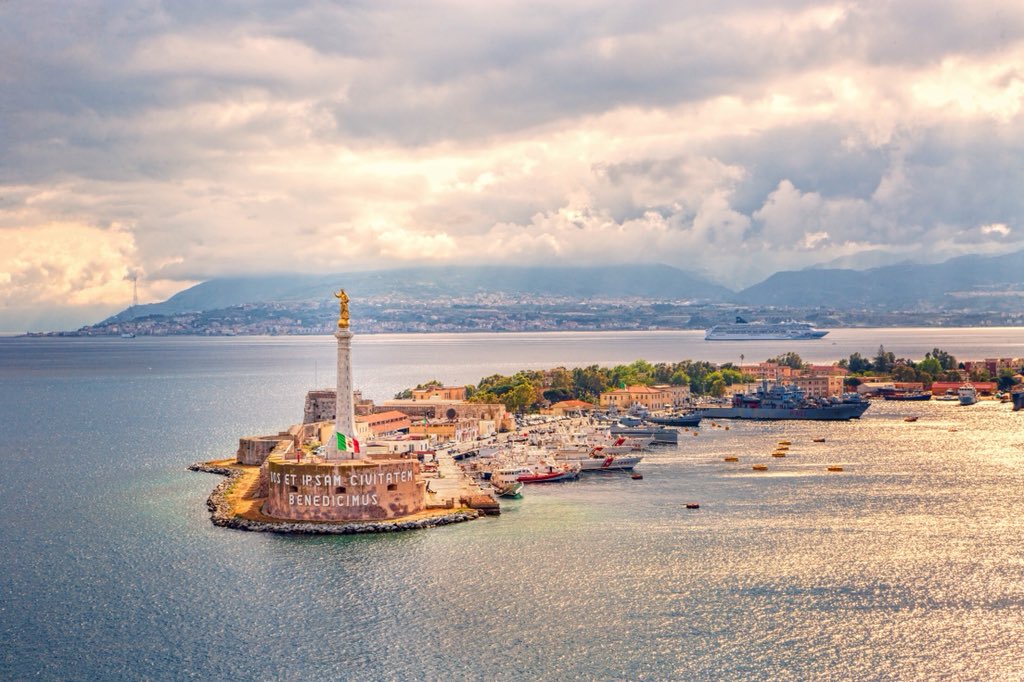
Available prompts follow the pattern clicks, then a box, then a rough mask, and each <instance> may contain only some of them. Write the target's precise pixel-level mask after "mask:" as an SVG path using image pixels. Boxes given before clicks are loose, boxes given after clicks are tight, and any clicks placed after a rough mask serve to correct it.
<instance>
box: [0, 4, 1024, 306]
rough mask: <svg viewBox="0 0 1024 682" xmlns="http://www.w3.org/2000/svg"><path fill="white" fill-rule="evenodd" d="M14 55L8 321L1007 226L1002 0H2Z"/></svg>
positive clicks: (926, 243)
mask: <svg viewBox="0 0 1024 682" xmlns="http://www.w3.org/2000/svg"><path fill="white" fill-rule="evenodd" d="M922 25H927V26H928V29H929V30H928V31H926V32H922V31H921V30H920V27H921V26H922ZM0 59H3V60H4V63H5V64H6V65H7V68H5V69H4V70H3V73H0V102H3V104H2V105H0V107H2V113H3V115H4V119H5V125H6V127H7V129H8V130H9V132H10V134H8V135H5V136H3V138H0V158H2V159H3V160H4V161H3V163H0V240H5V241H4V244H5V245H10V246H11V248H18V249H23V250H28V251H29V252H31V253H33V254H34V255H33V256H32V257H31V258H25V259H23V261H17V262H15V261H14V260H13V257H10V256H7V257H6V258H7V260H4V261H3V263H4V267H3V268H0V271H2V273H3V275H2V277H3V280H2V281H3V283H4V289H5V291H6V292H8V293H6V295H4V296H0V306H3V307H0V315H7V316H9V317H10V316H13V315H14V313H13V310H14V308H13V307H12V306H14V305H15V304H14V303H13V300H14V298H16V297H15V296H14V294H11V293H9V292H11V291H14V290H15V287H18V288H17V291H18V292H19V293H18V294H17V298H26V299H27V300H32V301H35V302H37V303H38V305H45V304H47V303H49V304H54V305H56V304H57V303H58V302H68V301H73V302H75V305H79V306H89V305H107V306H114V305H115V304H116V303H115V302H116V301H117V300H121V301H124V300H126V298H127V296H126V293H125V292H126V286H127V285H126V284H125V281H124V280H123V273H124V272H125V271H126V270H129V269H138V270H141V271H143V272H145V273H146V279H145V280H144V282H145V288H144V294H143V296H144V298H146V300H151V299H152V298H156V297H160V296H163V295H165V292H167V291H170V290H171V288H172V287H173V286H175V284H174V282H175V281H177V282H178V285H179V286H184V285H185V284H186V283H189V282H191V281H193V280H194V279H196V278H200V277H209V276H215V275H217V274H222V273H223V274H227V273H238V272H245V271H252V270H256V271H259V270H282V269H296V268H300V267H301V269H309V268H316V269H325V268H331V267H336V263H337V257H336V256H337V253H338V249H340V248H343V249H344V252H345V253H347V254H350V255H351V257H352V259H353V260H354V261H355V262H358V263H360V265H361V266H362V267H386V266H388V265H398V264H403V263H407V262H410V261H415V262H439V263H441V262H460V261H461V262H465V261H475V260H479V259H485V260H488V261H494V262H499V261H500V262H504V261H522V260H524V259H536V260H545V261H548V262H593V263H601V262H609V261H610V260H614V261H625V260H636V261H647V260H651V259H652V254H657V260H660V261H667V262H670V263H673V264H676V265H679V266H682V267H687V268H692V269H706V270H708V271H710V272H712V273H714V274H715V275H716V276H717V277H719V279H721V280H722V281H725V282H727V283H729V284H730V285H733V286H740V285H744V284H750V283H752V282H753V281H754V280H755V279H757V278H759V277H762V276H764V275H767V274H770V272H771V271H773V270H774V269H777V268H792V267H805V266H808V265H812V264H814V263H818V262H826V261H829V260H835V259H844V258H855V257H856V256H857V254H865V255H866V256H869V255H870V254H872V253H875V252H880V251H885V252H889V253H899V254H903V253H905V254H907V256H908V257H913V258H920V259H924V260H929V259H935V258H939V257H942V256H944V255H957V254H960V253H969V252H976V253H992V252H999V250H1004V251H1005V250H1007V249H1010V248H1016V247H1018V246H1019V245H1020V244H1021V240H1020V239H1018V238H1017V235H1018V234H1020V230H1019V229H1018V228H1019V225H1020V224H1021V223H1022V222H1024V199H1022V198H1021V195H1020V192H1019V191H1018V188H1019V187H1020V186H1022V185H1024V161H1021V159H1024V125H1021V123H1022V120H1024V119H1022V117H1024V112H1022V111H1021V103H1022V101H1024V76H1022V74H1024V72H1022V70H1021V68H1020V66H1019V65H1020V64H1022V63H1024V9H1022V8H1021V7H1020V6H1019V4H1018V3H1013V2H991V3H982V4H977V3H976V4H974V5H965V4H963V3H954V2H938V3H936V2H927V3H926V2H915V1H912V0H908V2H902V3H890V4H868V5H865V4H862V3H854V2H833V3H810V2H786V1H779V2H769V3H763V2H758V3H753V2H744V1H736V2H727V3H720V4H718V5H715V6H710V5H709V6H702V5H695V6H694V5H688V4H680V3H669V2H647V3H643V4H642V6H640V7H636V6H630V7H629V8H626V7H624V6H621V5H620V4H616V3H611V2H606V3H598V4H593V3H560V4H558V5H555V6H551V7H547V8H538V7H535V6H534V7H526V6H522V5H520V4H518V3H498V4H489V5H488V6H487V7H486V8H483V7H480V6H477V5H474V4H472V3H463V4H459V3H455V4H448V3H442V4H426V5H425V4H416V3H413V4H408V5H399V6H377V5H364V6H359V7H350V6H344V5H342V6H327V5H323V4H317V3H309V4H298V5H295V6H281V5H279V4H276V3H263V2H258V1H254V2H252V3H247V4H246V5H245V6H244V8H243V7H242V6H231V7H228V6H220V5H216V6H214V5H211V6H194V7H192V6H182V5H174V4H172V5H157V4H152V3H146V2H141V1H140V2H134V3H128V4H127V5H125V6H119V8H118V10H117V11H112V10H110V9H109V8H108V7H106V6H105V5H104V4H103V3H98V2H91V1H88V0H82V2H77V3H49V4H47V3H42V4H36V3H33V4H31V5H27V4H15V3H8V4H6V5H3V6H2V7H0ZM110 226H116V227H110ZM979 226H980V227H979ZM43 235H48V236H47V237H46V239H45V240H43V237H42V236H43ZM41 240H42V241H46V240H48V241H49V242H60V243H64V244H74V245H75V246H74V248H70V249H68V250H66V251H62V250H61V249H60V248H53V249H50V251H49V252H48V254H47V255H46V258H45V259H44V258H42V257H41V256H39V255H38V253H37V252H38V249H39V245H40V244H41V243H42V241H41ZM15 242H17V243H16V244H15ZM5 253H6V251H5ZM33 273H34V274H33ZM40 273H45V277H44V276H43V275H41V274H40ZM118 273H121V274H120V275H119V274H118ZM81 309H82V310H84V309H85V308H81Z"/></svg>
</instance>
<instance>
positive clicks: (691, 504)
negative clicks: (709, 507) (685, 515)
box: [686, 502, 700, 509]
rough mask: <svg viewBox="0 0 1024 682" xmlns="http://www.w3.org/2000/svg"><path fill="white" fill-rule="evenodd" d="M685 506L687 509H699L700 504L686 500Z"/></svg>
mask: <svg viewBox="0 0 1024 682" xmlns="http://www.w3.org/2000/svg"><path fill="white" fill-rule="evenodd" d="M686 508H687V509H700V505H699V504H697V503H696V502H687V503H686Z"/></svg>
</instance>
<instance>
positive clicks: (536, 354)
mask: <svg viewBox="0 0 1024 682" xmlns="http://www.w3.org/2000/svg"><path fill="white" fill-rule="evenodd" d="M841 331H842V330H837V331H833V332H832V333H831V334H830V337H831V336H832V335H833V334H834V335H841ZM842 334H850V335H851V336H848V337H846V340H843V339H840V345H839V346H837V347H832V346H830V345H827V346H823V347H822V348H821V349H820V351H821V352H822V353H823V354H824V353H832V354H833V357H835V356H836V355H840V354H841V353H842V352H843V351H845V352H846V353H849V352H852V351H853V350H856V349H858V348H860V349H863V348H865V347H867V348H871V347H873V346H877V345H878V343H879V339H881V340H882V341H883V342H884V343H885V344H886V347H887V348H888V347H890V346H891V347H893V348H899V347H901V346H902V347H903V348H904V349H905V350H903V351H900V353H901V354H907V355H909V356H911V357H920V356H921V355H922V354H923V353H924V351H926V350H929V349H931V348H932V347H933V346H934V345H936V344H938V345H941V346H942V347H944V348H947V349H950V350H952V351H954V352H955V353H956V354H957V355H958V356H962V357H966V358H970V357H976V358H977V357H986V356H997V355H1020V353H1019V352H1014V348H1013V347H1002V348H1000V347H999V346H996V345H993V344H992V343H991V342H990V341H989V340H988V339H990V338H991V336H990V335H991V331H990V330H987V329H979V330H971V331H963V330H960V331H956V330H934V331H932V332H931V333H930V334H929V335H927V336H924V335H922V337H921V338H920V339H919V340H917V341H914V339H915V338H917V337H909V336H908V335H907V332H906V331H901V330H884V329H882V330H867V331H857V332H856V334H857V335H853V334H854V332H851V331H842ZM687 338H688V337H687V336H686V335H685V334H633V335H622V336H610V335H595V334H584V333H579V334H566V335H564V336H557V337H545V339H546V340H545V343H543V344H539V343H538V342H537V341H538V339H537V336H535V335H520V336H516V335H512V336H503V337H499V338H494V337H488V336H470V337H467V336H442V337H439V338H438V339H436V340H434V339H423V338H422V337H418V336H417V337H400V336H399V337H387V338H384V337H373V338H369V337H357V338H356V340H355V343H354V348H353V358H354V363H353V365H354V379H355V383H356V384H357V385H358V386H360V387H362V388H363V389H364V393H366V394H368V395H373V396H385V397H387V396H393V395H395V394H396V393H397V392H399V391H400V390H401V389H403V388H404V387H407V386H409V385H410V384H414V382H416V381H422V380H424V379H428V378H432V377H434V376H438V375H440V376H441V377H443V378H449V379H450V380H451V382H452V383H460V384H463V383H468V382H470V381H476V380H477V379H478V378H479V377H483V376H488V375H490V374H493V373H494V372H495V371H498V372H504V373H511V372H514V371H516V369H517V368H520V367H523V366H547V367H555V366H559V365H565V364H568V363H574V362H584V363H587V362H591V361H593V362H604V363H609V362H611V363H616V362H630V361H632V360H633V359H635V358H637V357H648V358H651V359H652V360H661V359H663V358H674V357H678V356H679V355H680V354H682V355H683V356H684V357H685V356H686V354H693V353H696V352H699V351H700V349H701V348H704V346H703V344H704V341H703V340H702V339H700V340H698V341H697V342H695V343H697V344H698V345H687V343H688V341H687ZM828 338H829V337H826V340H827V339H828ZM542 340H543V339H542ZM612 341H614V343H612ZM136 342H138V343H136ZM719 343H725V344H728V343H730V342H716V343H715V344H709V346H708V348H709V349H718V348H720V346H719V345H717V344H719ZM737 343H739V342H737ZM7 344H8V345H9V346H17V347H18V348H19V351H18V354H17V358H19V359H18V361H17V362H13V361H10V362H8V363H6V364H4V366H5V367H6V368H7V369H6V370H5V381H7V382H9V384H8V385H10V386H11V387H12V390H11V391H10V392H9V393H7V394H6V395H7V399H6V401H5V402H4V413H5V414H6V415H7V416H8V420H6V421H5V422H4V425H5V426H6V428H7V432H6V433H7V436H8V440H9V442H10V443H12V448H13V451H12V454H13V456H12V458H11V460H10V462H9V470H8V477H7V479H6V480H8V481H9V484H10V486H11V487H12V488H14V489H18V490H45V491H48V492H47V494H46V495H24V494H18V495H14V494H12V495H10V496H8V497H7V498H6V501H7V506H6V507H5V514H4V518H5V519H7V520H8V526H7V532H8V537H10V538H12V542H15V543H16V544H17V546H18V547H19V548H20V551H17V552H14V553H12V554H11V555H10V556H9V557H8V568H9V571H8V572H7V573H6V578H5V579H6V580H7V584H8V585H9V587H10V589H9V590H8V592H7V593H8V594H10V595H11V604H12V608H13V609H17V610H18V612H19V613H23V614H25V616H24V618H25V619H26V631H27V630H31V631H33V632H41V633H46V634H45V636H47V637H53V638H54V640H53V641H57V639H56V638H58V637H60V633H61V632H62V630H61V627H60V624H61V623H63V622H65V621H74V622H95V623H97V624H98V625H97V627H95V628H93V629H91V630H89V632H90V633H91V634H90V640H89V641H90V642H91V643H92V644H93V645H95V646H85V645H84V644H83V643H82V642H80V641H79V640H76V639H70V640H61V641H62V645H61V646H60V647H58V648H55V649H54V651H55V652H56V653H55V654H53V657H52V658H51V660H53V661H55V663H54V664H55V665H58V664H59V665H65V666H67V668H66V669H67V670H80V671H83V672H82V676H88V677H90V678H109V677H116V676H117V675H118V674H119V671H122V670H123V669H124V668H123V665H122V663H123V661H122V660H120V659H121V658H122V657H121V656H120V655H118V654H116V653H114V654H112V653H111V652H116V651H120V650H119V649H117V646H118V645H117V642H116V641H115V637H116V634H117V633H118V632H121V631H123V630H130V632H131V633H132V643H133V644H132V648H131V652H130V659H131V661H132V665H133V666H135V669H137V670H139V671H141V674H147V675H149V676H151V677H154V678H156V677H159V676H160V675H159V673H160V672H161V671H163V672H166V671H167V667H166V665H167V663H166V661H167V653H166V652H167V642H168V632H169V630H170V631H173V632H174V633H175V634H174V641H175V643H176V646H177V647H178V649H179V651H180V657H181V659H182V660H186V661H188V662H189V663H188V665H189V666H190V669H194V670H197V671H201V672H202V673H203V674H205V675H206V676H208V677H211V678H214V679H220V678H222V677H228V676H231V675H235V674H239V671H245V672H246V673H248V675H247V676H254V675H255V676H259V677H264V678H268V679H271V678H274V677H275V675H278V676H279V674H280V670H281V664H280V663H279V661H282V660H284V661H290V662H294V661H296V660H297V659H301V666H302V667H301V669H302V671H303V672H304V674H308V675H309V676H313V675H319V676H322V677H325V678H330V679H338V678H343V677H351V676H353V675H361V676H365V677H368V678H370V679H373V678H376V677H380V676H382V675H387V676H391V677H395V678H398V679H416V678H418V677H422V676H423V675H424V670H425V668H424V660H427V661H428V664H429V665H430V666H431V670H432V671H433V673H435V674H436V676H449V677H454V678H458V677H460V676H464V674H465V671H466V670H479V669H483V668H485V667H486V668H487V669H492V668H499V667H500V666H503V665H507V662H508V661H509V660H510V659H516V660H518V661H522V662H524V665H525V668H526V669H528V671H529V674H530V675H531V676H534V677H538V678H548V679H552V678H566V677H569V678H571V677H588V678H607V677H614V678H616V679H644V678H647V679H721V678H733V679H751V678H757V679H791V678H798V679H814V678H815V677H817V676H820V674H821V670H823V669H826V668H827V667H829V666H831V667H832V668H833V669H836V670H839V669H842V670H848V671H849V672H850V676H851V677H854V678H868V679H871V678H874V677H879V676H883V677H884V676H888V677H896V676H895V675H888V674H887V672H891V671H893V670H894V669H895V668H894V666H898V668H899V669H900V670H902V671H904V672H905V673H906V674H907V675H909V676H915V677H919V678H922V679H936V678H942V677H943V676H944V675H948V673H949V671H951V670H952V671H962V672H963V676H964V677H975V678H988V679H1003V678H1005V675H1004V674H1003V673H1005V672H1006V671H1010V670H1016V669H1017V667H1018V662H1017V658H1018V656H1017V655H1016V652H1017V641H1018V639H1019V632H1020V625H1021V624H1020V622H1019V619H1018V618H1016V617H1014V616H1013V614H1014V613H1016V612H1017V610H1019V609H1017V606H1018V605H1019V604H1021V603H1022V593H1021V590H1020V585H1024V575H1022V573H1021V570H1020V562H1019V561H1018V558H1019V548H1020V547H1021V545H1022V544H1024V535H1022V532H1021V530H1022V529H1021V527H1020V525H1019V524H1017V523H1016V522H1015V519H1018V518H1021V517H1022V516H1024V501H1022V499H1021V496H1020V490H1021V489H1022V488H1024V467H1022V461H1024V460H1022V453H1024V450H1022V443H1021V421H1020V420H1021V418H1022V415H1024V412H1020V411H1018V412H1014V411H1013V405H1012V402H1007V403H1002V402H999V401H998V400H995V399H989V398H986V397H982V399H980V400H979V401H978V402H977V403H976V404H974V405H970V406H966V407H965V406H961V405H960V404H959V401H958V400H957V399H954V400H953V401H940V400H937V399H934V398H933V399H932V400H928V401H922V402H913V401H911V402H899V401H885V400H883V399H875V398H869V399H868V400H869V402H870V403H871V406H870V408H869V409H868V410H867V411H866V412H865V413H864V414H863V416H862V417H861V418H860V419H857V420H851V421H840V422H820V421H752V420H724V419H723V420H719V419H705V420H702V421H701V423H700V426H699V427H698V428H696V429H694V428H692V427H689V428H680V429H679V434H680V435H679V442H678V443H677V444H676V445H669V446H659V447H657V448H653V449H652V450H651V451H650V452H648V453H645V455H644V458H643V460H642V462H640V464H639V465H638V466H637V467H636V468H635V469H634V472H636V473H640V474H642V475H643V478H642V479H640V480H635V479H633V478H632V477H631V475H630V474H629V473H627V472H618V473H608V474H594V475H590V476H585V475H581V476H580V477H579V478H578V479H576V480H575V481H569V482H565V483H553V484H541V485H531V486H528V487H527V488H526V489H525V490H524V492H523V497H522V498H521V499H507V498H502V499H501V501H500V504H501V515H500V516H485V515H479V516H475V515H474V519H473V520H472V521H470V522H468V523H467V522H460V523H455V524H450V525H445V526H435V527H424V528H422V529H419V530H408V531H403V532H386V531H384V530H383V527H384V524H385V523H397V524H399V525H400V524H402V523H404V522H401V521H399V522H377V521H369V522H364V524H361V527H362V528H365V532H360V533H355V534H344V535H342V534H334V533H332V534H316V535H314V534H307V533H301V534H300V533H289V532H269V533H268V532H263V533H253V532H238V531H236V530H233V529H229V528H225V527H222V526H219V525H214V524H211V517H210V511H209V510H208V508H207V506H206V505H207V500H208V498H209V497H210V493H211V489H212V488H214V487H216V486H219V485H220V484H221V483H223V482H226V481H227V480H228V478H227V477H226V476H214V475H210V474H197V473H193V472H189V471H186V470H185V467H186V466H187V465H188V464H189V463H190V462H195V461H211V460H225V459H227V460H232V459H234V458H233V456H232V454H233V453H232V450H233V449H234V446H235V443H236V442H237V439H238V437H239V435H240V434H244V433H274V434H276V432H277V430H278V429H280V428H282V427H283V426H284V425H287V424H291V423H294V422H295V421H298V420H300V419H301V418H302V417H301V415H302V407H303V405H302V396H303V395H304V394H305V393H306V392H307V391H308V390H309V389H310V387H311V386H316V385H319V384H318V383H317V382H315V381H314V372H313V366H314V362H315V361H319V366H320V378H321V382H320V383H322V380H323V377H324V371H325V370H324V368H325V367H328V366H329V365H330V364H331V363H332V362H333V357H334V355H335V353H336V343H335V339H333V338H330V337H325V338H310V339H286V338H263V339H251V338H249V339H246V338H234V339H187V340H181V339H171V338H168V339H136V340H133V342H132V343H131V344H125V343H122V342H121V340H120V339H109V340H108V339H52V340H51V339H45V340H38V339H31V340H8V341H7ZM748 348H749V347H748ZM836 348H838V349H839V350H835V349H836ZM0 350H2V349H0ZM716 352H717V351H716ZM746 352H748V353H751V354H752V353H754V352H758V353H760V355H759V357H771V356H772V355H773V354H775V353H777V352H779V350H777V349H764V350H763V351H751V350H748V351H746ZM803 355H804V356H805V357H806V356H808V355H810V352H809V351H804V352H803ZM7 357H8V358H9V359H10V358H11V357H12V356H7ZM496 358H509V360H508V361H507V362H505V363H504V364H501V362H500V361H499V360H496ZM86 359H87V360H88V362H90V363H92V364H91V365H86ZM826 359H827V356H826V357H822V358H821V361H825V360H826ZM15 368H16V369H15ZM69 368H72V369H69ZM268 387H273V390H268ZM99 396H102V398H103V399H102V400H101V399H99ZM47 404H60V405H61V409H62V413H63V415H64V416H63V420H62V422H61V424H62V426H61V427H60V428H59V429H57V430H54V431H48V430H44V431H43V432H41V433H37V432H35V431H33V429H34V426H33V424H34V423H35V422H34V421H33V419H34V415H35V414H36V411H35V409H31V410H30V409H29V408H30V406H38V405H47ZM908 417H914V418H916V419H915V420H914V421H905V419H906V418H908ZM97 423H99V424H103V425H104V429H103V437H102V438H96V437H88V436H83V431H82V429H83V428H88V425H90V424H97ZM76 425H80V426H76ZM524 425H525V424H524ZM952 429H955V430H952ZM516 431H517V429H516V428H513V427H512V426H510V428H509V431H508V433H509V434H514V433H515V432H516ZM29 432H32V433H34V434H35V435H33V437H32V439H31V440H32V445H31V447H30V446H29V444H28V440H29V439H25V438H24V437H23V435H19V434H25V433H29ZM694 433H697V434H698V435H696V436H695V435H693V434H694ZM499 435H500V434H499ZM783 440H786V441H790V443H791V445H790V446H789V448H788V450H787V451H786V456H785V457H783V458H776V457H773V456H772V453H774V452H775V451H776V447H777V446H778V445H779V442H780V441H783ZM817 441H820V442H817ZM68 443H73V444H74V448H73V450H74V452H73V456H69V457H67V458H66V459H65V461H64V462H63V464H62V466H63V471H62V473H61V475H59V476H55V475H54V474H53V471H52V470H51V469H49V468H47V467H43V466H40V460H39V458H38V457H37V456H36V455H35V454H34V453H35V452H36V451H37V450H47V451H54V452H58V451H64V450H66V449H67V444H68ZM732 457H734V458H735V459H736V461H734V462H732V461H726V459H727V458H732ZM473 459H474V458H469V459H468V461H469V462H472V461H473ZM459 461H460V462H461V461H465V460H459ZM755 465H763V466H765V467H767V468H766V470H765V471H757V470H754V469H753V467H754V466H755ZM829 467H840V468H842V471H829V470H828V469H829ZM448 475H449V472H448V471H447V470H446V471H445V478H444V479H442V480H439V481H437V483H439V484H441V483H444V484H445V485H447V484H448V482H449V481H450V480H452V479H450V478H448ZM427 480H429V482H430V485H431V488H433V486H434V484H435V482H434V481H433V480H430V479H429V478H428V479H427ZM53 499H60V500H61V501H62V503H61V505H55V504H52V503H51V500H53ZM690 505H698V506H697V507H696V508H690ZM282 523H285V524H287V523H297V522H282ZM410 523H411V522H410ZM327 525H328V526H329V525H330V524H327ZM338 525H347V524H338ZM285 527H287V526H285ZM19 528H20V529H23V530H18V529H19ZM121 565H128V566H129V570H119V569H118V568H117V567H118V566H121ZM524 576H525V577H524ZM54 585H70V586H74V587H75V589H72V590H70V591H60V590H55V589H54ZM382 595H387V598H385V597H383V596H382ZM453 604H458V605H464V606H463V607H460V608H458V609H456V610H455V611H453V609H452V605H453ZM278 605H280V606H281V608H277V606H278ZM452 614H454V617H457V619H458V624H457V625H453V621H452V620H451V618H452V617H453V616H452ZM598 621H600V623H601V624H602V625H601V627H602V628H603V629H604V630H609V629H610V630H614V631H623V632H629V633H630V637H629V638H628V639H624V640H617V641H616V642H615V643H614V644H613V645H612V644H609V643H608V642H607V639H606V638H603V637H602V636H601V635H600V633H598V631H597V627H596V626H591V625H590V624H592V623H596V622H598ZM580 623H584V624H587V625H586V626H585V627H580ZM666 632H671V633H672V636H671V637H666V636H665V633H666ZM224 633H231V636H229V637H226V638H225V637H224ZM247 633H255V634H247ZM339 633H344V634H343V636H339ZM496 633H499V634H500V636H499V634H496ZM12 637H15V638H16V637H17V633H15V634H13V635H12ZM211 641H217V642H218V644H217V647H216V652H217V655H216V657H213V658H210V657H208V656H207V654H208V652H209V651H210V646H209V643H210V642H211ZM324 641H330V642H334V643H335V644H333V645H332V646H331V647H328V648H330V649H331V652H330V654H327V653H324V654H321V653H320V652H319V649H320V647H319V643H322V642H324ZM310 642H316V643H318V646H317V647H311V646H310V645H309V643H310ZM13 646H14V649H13V650H15V651H19V650H21V651H29V646H28V644H27V642H25V641H21V642H20V643H19V641H18V640H17V639H15V640H14V642H13ZM367 651H381V652H386V653H387V667H386V670H384V668H382V667H381V665H380V664H379V663H377V662H375V661H376V659H372V660H371V657H367V656H363V655H362V654H360V652H367ZM254 652H264V653H266V654H267V655H266V656H260V655H254ZM128 656H129V653H125V654H124V657H128ZM424 657H426V659H425V658H424ZM24 660H25V661H28V660H29V659H27V658H26V659H24ZM239 661H245V662H246V663H245V665H244V666H241V667H240V664H239V663H238V662H239ZM755 664H756V666H757V669H756V670H757V672H756V674H754V673H752V672H751V670H752V668H751V666H752V665H755ZM289 665H299V664H297V663H289ZM522 669H523V668H522V667H520V668H516V669H515V670H513V671H512V673H510V674H501V675H496V677H497V678H499V679H504V678H508V677H511V676H513V675H517V676H521V675H522V674H523V673H522ZM26 670H27V668H26ZM502 670H507V668H502ZM24 676H29V675H28V674H26V675H24Z"/></svg>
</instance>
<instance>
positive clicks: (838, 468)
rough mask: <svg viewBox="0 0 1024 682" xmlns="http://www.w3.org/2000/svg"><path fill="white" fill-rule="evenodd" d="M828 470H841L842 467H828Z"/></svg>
mask: <svg viewBox="0 0 1024 682" xmlns="http://www.w3.org/2000/svg"><path fill="white" fill-rule="evenodd" d="M828 470H829V471H842V470H843V467H829V468H828Z"/></svg>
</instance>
